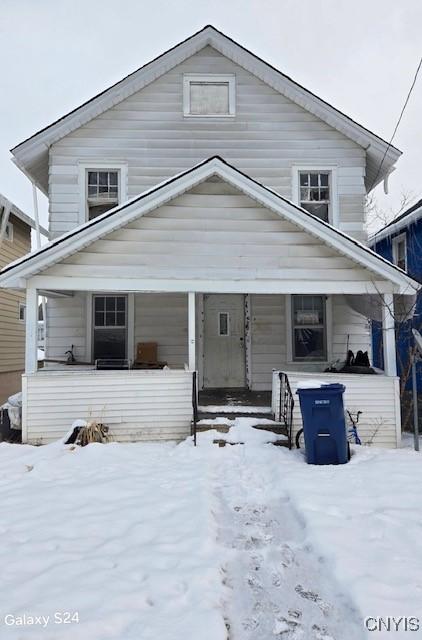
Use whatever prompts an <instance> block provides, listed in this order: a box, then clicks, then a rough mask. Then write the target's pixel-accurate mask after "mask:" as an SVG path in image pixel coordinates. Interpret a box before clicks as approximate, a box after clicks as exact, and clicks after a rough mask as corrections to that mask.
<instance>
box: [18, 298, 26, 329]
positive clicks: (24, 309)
mask: <svg viewBox="0 0 422 640" xmlns="http://www.w3.org/2000/svg"><path fill="white" fill-rule="evenodd" d="M21 309H23V318H21ZM18 320H19V322H22V324H25V322H26V304H25V303H24V302H19V303H18Z"/></svg>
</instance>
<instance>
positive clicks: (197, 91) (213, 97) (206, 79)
mask: <svg viewBox="0 0 422 640" xmlns="http://www.w3.org/2000/svg"><path fill="white" fill-rule="evenodd" d="M183 114H184V115H185V116H195V117H217V118H220V117H230V116H234V115H235V76H234V75H230V74H221V75H197V74H186V75H184V76H183Z"/></svg>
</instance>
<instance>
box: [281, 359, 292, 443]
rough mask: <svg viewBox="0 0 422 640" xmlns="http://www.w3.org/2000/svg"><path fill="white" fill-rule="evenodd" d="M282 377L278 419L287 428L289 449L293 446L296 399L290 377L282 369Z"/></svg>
mask: <svg viewBox="0 0 422 640" xmlns="http://www.w3.org/2000/svg"><path fill="white" fill-rule="evenodd" d="M278 377H279V379H280V397H279V405H278V421H279V422H280V423H281V424H282V425H283V426H284V428H285V429H286V435H287V439H288V445H289V449H291V448H292V431H293V408H294V406H295V401H294V399H293V394H292V390H291V388H290V382H289V378H288V377H287V375H286V374H285V373H283V372H282V371H280V372H279V374H278Z"/></svg>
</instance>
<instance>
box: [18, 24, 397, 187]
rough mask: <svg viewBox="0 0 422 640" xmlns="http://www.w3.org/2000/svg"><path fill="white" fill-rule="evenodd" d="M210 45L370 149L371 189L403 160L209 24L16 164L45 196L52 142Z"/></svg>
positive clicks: (51, 128) (23, 148) (28, 148)
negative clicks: (36, 171)
mask: <svg viewBox="0 0 422 640" xmlns="http://www.w3.org/2000/svg"><path fill="white" fill-rule="evenodd" d="M207 45H211V46H213V47H214V48H215V49H216V50H218V51H219V52H220V53H221V54H222V55H225V56H227V57H229V58H230V59H232V60H233V61H234V62H235V63H236V64H239V65H240V66H242V67H243V68H245V69H247V70H249V71H250V72H251V73H253V74H254V75H256V76H257V77H259V78H260V79H262V80H263V81H264V82H266V83H267V84H269V85H270V86H272V87H273V88H274V89H275V90H277V91H279V92H281V93H283V94H284V95H286V96H287V97H289V98H290V99H292V100H293V101H295V102H296V103H297V104H299V105H301V106H302V107H303V108H305V109H308V110H311V111H312V112H313V113H315V115H316V116H317V117H319V118H321V119H322V120H323V121H325V122H327V123H328V124H329V125H330V126H332V127H333V128H335V129H337V130H339V131H340V132H342V133H343V134H344V135H345V136H346V137H349V138H350V139H351V140H353V141H354V142H356V143H357V144H359V145H360V146H362V147H363V148H364V149H365V150H367V153H368V179H369V184H370V180H371V174H373V176H372V178H374V177H375V176H376V174H377V173H378V176H377V177H376V180H375V181H374V184H373V186H376V184H379V182H381V181H382V180H383V179H384V177H385V175H386V174H387V173H388V172H389V170H390V168H391V166H392V165H393V164H394V163H395V162H396V161H397V159H398V158H399V157H400V155H401V151H400V150H399V149H397V148H396V147H393V146H391V145H389V144H388V143H387V142H386V141H385V140H383V139H382V138H380V137H379V136H377V135H376V134H375V133H373V132H372V131H369V130H368V129H366V128H365V127H363V126H362V125H360V124H358V123H357V122H355V121H354V120H352V119H351V118H350V117H349V116H346V115H345V114H344V113H342V112H341V111H339V110H338V109H336V108H335V107H333V106H332V105H330V104H329V103H327V102H326V101H324V100H323V99H322V98H319V97H318V96H316V95H315V94H313V93H312V92H311V91H309V90H308V89H305V88H304V87H303V86H301V85H300V84H298V83H297V82H295V81H294V80H292V79H291V78H290V77H289V76H286V75H285V74H283V73H282V72H281V71H279V70H278V69H276V68H275V67H273V66H272V65H271V64H269V63H268V62H265V61H264V60H262V59H261V58H259V57H258V56H256V55H255V54H254V53H252V52H251V51H249V50H248V49H246V48H245V47H243V46H242V45H240V44H239V43H237V42H236V41H234V40H233V39H232V38H230V37H229V36H226V35H225V34H224V33H222V32H221V31H219V30H218V29H215V27H212V26H209V25H208V26H206V27H204V28H203V29H202V30H200V31H198V32H197V33H195V34H193V35H192V36H190V37H189V38H187V39H186V40H184V41H182V42H181V43H179V44H177V45H175V46H174V47H172V48H171V49H169V50H168V51H166V52H164V53H163V54H161V55H160V56H158V57H157V58H155V59H154V60H152V61H150V62H148V63H146V64H145V65H143V66H142V67H141V68H140V69H137V70H136V71H134V72H133V73H131V74H129V75H128V76H126V77H125V78H123V79H122V80H120V81H119V82H117V83H115V84H114V85H112V86H111V87H109V88H108V89H105V90H104V91H103V92H101V93H100V94H98V95H97V96H95V97H94V98H92V99H91V100H89V101H87V102H85V103H84V104H82V105H80V106H79V107H77V108H76V109H74V110H73V111H71V112H69V113H68V114H66V115H65V116H63V117H61V118H59V119H58V120H56V121H55V122H53V123H52V124H51V125H48V126H47V127H45V128H44V129H42V130H41V131H39V132H38V133H36V134H34V135H33V136H31V137H30V138H27V139H26V140H24V141H23V142H21V143H20V144H18V145H17V146H15V147H14V148H13V149H11V153H12V154H13V156H14V157H15V158H16V160H17V165H18V166H19V168H21V169H22V170H23V171H24V173H25V174H26V175H27V176H28V177H29V178H30V179H31V180H32V181H34V179H35V180H36V181H37V183H38V186H39V187H40V189H41V190H42V191H43V192H44V193H45V192H46V180H41V181H40V179H39V178H37V177H36V176H34V175H33V166H32V164H33V161H34V159H35V158H36V159H37V160H38V162H39V160H40V158H42V156H43V154H48V149H49V147H50V146H51V145H52V144H54V142H57V141H58V140H60V139H61V138H62V137H64V136H65V135H68V134H69V133H71V132H72V131H74V130H75V129H77V128H79V127H81V126H83V125H84V124H86V122H88V121H89V120H91V119H92V118H94V117H96V116H98V115H100V114H101V113H103V112H104V111H106V110H108V109H110V108H111V107H113V106H114V105H115V104H118V103H119V102H121V101H122V100H124V99H125V98H127V97H129V96H130V95H132V94H133V93H135V92H136V91H139V90H140V89H142V88H144V87H145V86H146V85H147V84H149V83H151V82H153V81H154V80H155V79H156V78H158V77H159V76H160V75H162V74H163V73H165V72H166V71H168V70H169V69H171V68H173V67H174V66H176V65H177V64H180V63H181V62H182V61H183V60H185V59H186V58H188V57H190V56H191V55H194V54H195V53H196V52H197V51H199V50H201V49H202V48H203V47H205V46H207ZM310 102H311V103H312V105H311V106H312V109H310V104H309V103H310ZM372 155H373V156H374V161H373V163H372V162H371V156H372ZM384 156H385V158H384V161H383V163H382V164H383V166H382V168H381V170H380V171H378V168H377V167H378V166H379V164H380V163H381V160H382V158H383V157H384ZM372 165H373V168H372ZM373 186H371V188H373Z"/></svg>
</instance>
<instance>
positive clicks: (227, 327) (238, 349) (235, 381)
mask: <svg viewBox="0 0 422 640" xmlns="http://www.w3.org/2000/svg"><path fill="white" fill-rule="evenodd" d="M245 370H246V365H245V296H243V295H239V294H209V295H205V296H204V387H205V388H206V389H218V388H223V387H245V386H246V380H245Z"/></svg>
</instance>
